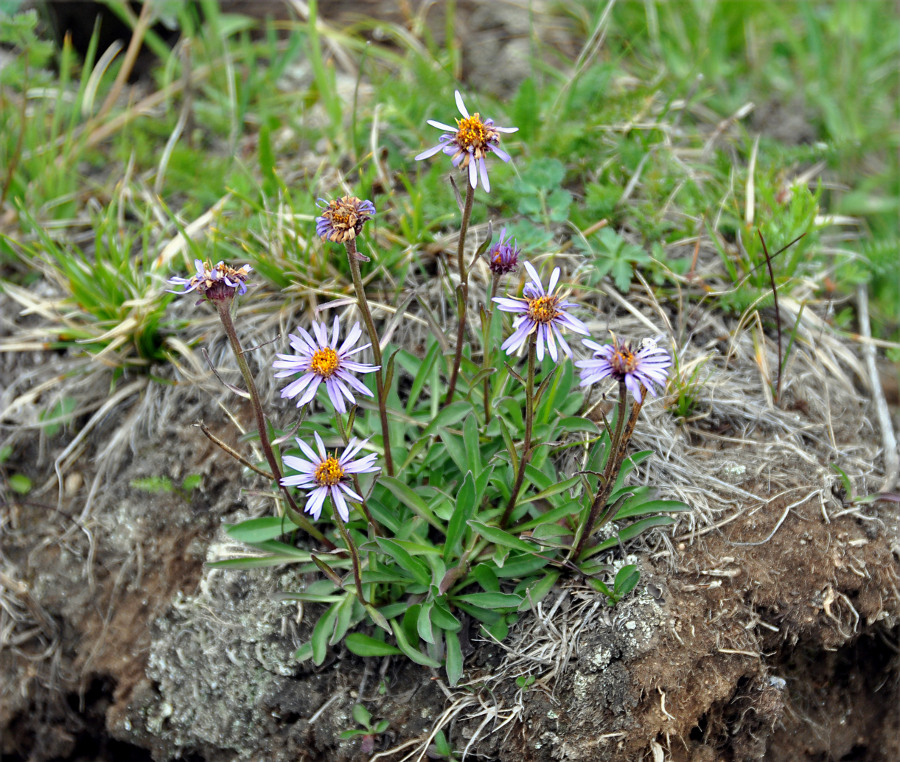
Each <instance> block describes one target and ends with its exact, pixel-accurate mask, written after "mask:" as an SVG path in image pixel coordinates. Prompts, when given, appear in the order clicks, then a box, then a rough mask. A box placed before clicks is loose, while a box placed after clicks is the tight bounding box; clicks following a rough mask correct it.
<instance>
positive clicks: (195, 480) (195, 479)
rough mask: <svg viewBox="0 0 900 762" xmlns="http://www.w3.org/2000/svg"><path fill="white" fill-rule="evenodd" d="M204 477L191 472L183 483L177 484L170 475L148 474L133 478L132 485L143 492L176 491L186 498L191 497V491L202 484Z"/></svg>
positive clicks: (161, 492) (157, 493)
mask: <svg viewBox="0 0 900 762" xmlns="http://www.w3.org/2000/svg"><path fill="white" fill-rule="evenodd" d="M202 481H203V477H202V476H201V475H200V474H190V475H189V476H186V477H184V479H182V480H181V484H180V485H178V484H175V482H173V481H172V480H171V479H170V478H169V477H168V476H147V477H144V478H142V479H132V481H131V482H130V486H131V487H133V488H134V489H137V490H140V491H141V492H149V493H150V494H151V495H161V494H165V493H173V492H174V493H176V494H178V495H180V496H181V497H183V498H184V499H185V500H190V499H191V492H193V491H194V490H195V489H197V488H198V487H199V486H200V483H201V482H202Z"/></svg>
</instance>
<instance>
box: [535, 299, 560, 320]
mask: <svg viewBox="0 0 900 762" xmlns="http://www.w3.org/2000/svg"><path fill="white" fill-rule="evenodd" d="M557 304H559V297H558V296H552V295H549V294H548V295H546V296H539V297H538V298H537V299H531V300H529V302H528V317H530V318H531V319H532V320H533V321H534V322H535V323H549V322H551V321H552V320H553V318H555V317H556V316H557V315H559V310H558V309H556V305H557Z"/></svg>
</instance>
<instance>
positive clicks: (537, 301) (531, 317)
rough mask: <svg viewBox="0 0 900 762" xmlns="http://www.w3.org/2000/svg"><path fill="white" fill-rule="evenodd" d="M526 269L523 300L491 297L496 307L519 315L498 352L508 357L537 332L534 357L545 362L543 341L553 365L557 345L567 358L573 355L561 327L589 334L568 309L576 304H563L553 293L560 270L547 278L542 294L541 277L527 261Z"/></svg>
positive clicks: (585, 327) (556, 268)
mask: <svg viewBox="0 0 900 762" xmlns="http://www.w3.org/2000/svg"><path fill="white" fill-rule="evenodd" d="M525 269H526V270H527V271H528V275H529V276H531V281H530V282H528V283H526V284H525V288H524V289H523V291H522V298H512V299H510V298H507V297H502V296H496V297H494V301H495V302H497V308H498V309H500V310H502V311H503V312H517V313H519V316H518V317H517V318H516V319H515V320H514V321H513V329H514V330H513V333H512V335H511V336H510V337H509V338H508V339H507V340H506V341H504V342H503V344H502V345H501V347H500V349H505V350H506V354H508V355H511V354H513V353H514V352H516V351H517V350H518V349H519V348H520V347H523V346H525V343H526V342H527V341H528V337H529V336H530V335H531V334H532V333H534V332H535V331H537V358H538V360H543V359H544V342H546V343H547V349H548V351H549V352H550V357H551V358H553V361H554V362H556V361H557V359H558V355H557V352H556V342H557V341H558V342H559V345H560V347H562V350H563V352H565V354H566V355H567V356H568V357H571V356H572V350H571V349H570V348H569V345H568V344H566V340H565V339H564V338H563V335H562V331H561V330H560V329H562V328H568V329H569V330H570V331H575V333H580V334H584V335H585V336H587V335H589V331H588V329H587V326H586V325H585V324H584V323H582V322H581V321H580V320H579V319H578V318H576V317H573V316H572V315H570V314H569V313H568V312H566V310H567V309H569V308H570V307H575V306H576V305H575V304H572V303H570V302H564V301H562V298H561V297H560V296H559V295H558V294H554V293H553V289H554V288H556V283H557V281H558V280H559V268H558V267H555V268H553V273H552V274H551V275H550V284H549V285H548V287H547V290H546V291H544V286H543V285H542V284H541V278H540V276H539V275H538V274H537V270H535V269H534V267H532V266H531V263H530V262H525Z"/></svg>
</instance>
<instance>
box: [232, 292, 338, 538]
mask: <svg viewBox="0 0 900 762" xmlns="http://www.w3.org/2000/svg"><path fill="white" fill-rule="evenodd" d="M215 305H216V309H217V310H218V312H219V319H220V320H221V321H222V326H223V327H224V328H225V335H226V336H228V343H229V344H230V345H231V351H232V352H233V353H234V357H235V359H236V360H237V364H238V368H240V370H241V375H242V376H243V377H244V383H245V384H246V385H247V391H248V392H250V401H251V403H252V407H253V413H254V415H255V416H256V428H257V430H258V431H259V443H260V445H261V446H262V449H263V453H264V454H265V456H266V461H267V462H268V464H269V469H270V470H271V471H272V474H273V476H274V477H275V481H276V482H277V484H278V486H279V488H280V489H281V492H282V494H283V495H284V498H285V500H286V501H287V505H286V506H285V513H287V516H288V518H289V519H290V520H291V521H293V522H294V523H295V524H296V525H297V526H299V527H300V528H301V529H303V530H304V531H305V532H306V533H307V534H309V535H310V536H312V537H314V538H315V539H316V540H318V541H319V542H321V543H322V544H323V545H324V546H325V547H327V548H328V549H329V550H334V549H335V547H336V546H335V544H334V543H333V542H331V540H329V539H328V538H327V537H326V536H325V535H323V534H322V533H321V532H320V531H319V530H318V529H316V527H315V526H314V525H313V523H312V522H311V521H310V520H309V519H307V518H306V516H304V515H303V514H302V513H301V512H300V510H299V508H298V507H297V503H295V502H294V498H293V496H292V495H291V493H290V491H289V490H288V488H287V487H285V486H284V485H283V484H282V483H281V469H280V468H279V467H278V460H277V459H276V457H275V453H274V452H273V451H272V445H271V444H270V442H269V431H268V427H267V425H266V416H265V414H264V413H263V409H262V403H261V402H260V399H259V391H258V390H257V388H256V383H255V382H254V380H253V374H252V373H251V372H250V366H249V365H248V363H247V358H246V357H245V356H244V350H243V349H242V347H241V340H240V339H239V338H238V335H237V331H236V330H235V328H234V321H233V320H232V319H231V309H230V308H231V300H217V301H216V302H215Z"/></svg>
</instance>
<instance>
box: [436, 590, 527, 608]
mask: <svg viewBox="0 0 900 762" xmlns="http://www.w3.org/2000/svg"><path fill="white" fill-rule="evenodd" d="M453 600H454V601H459V602H462V603H468V604H471V605H472V606H478V607H479V608H485V609H516V608H518V607H519V605H520V604H521V603H522V596H521V595H513V594H512V593H467V594H465V595H454V596H453Z"/></svg>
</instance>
